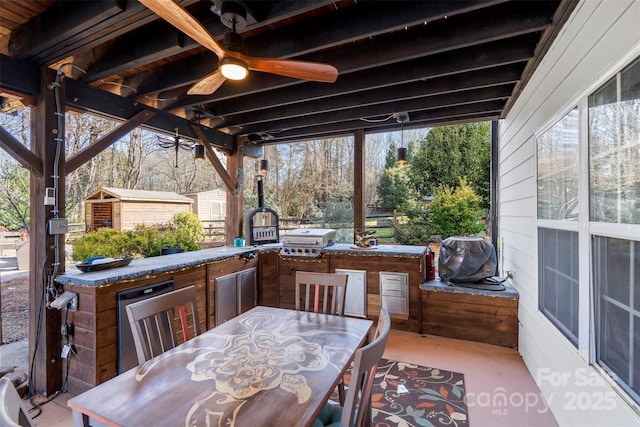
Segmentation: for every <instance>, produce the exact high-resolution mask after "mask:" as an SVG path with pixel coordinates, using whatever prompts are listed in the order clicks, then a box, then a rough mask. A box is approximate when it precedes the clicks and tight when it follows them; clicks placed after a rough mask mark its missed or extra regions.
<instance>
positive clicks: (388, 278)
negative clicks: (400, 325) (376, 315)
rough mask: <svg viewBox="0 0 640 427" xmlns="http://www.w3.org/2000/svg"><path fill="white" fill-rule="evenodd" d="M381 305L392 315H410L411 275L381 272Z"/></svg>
mask: <svg viewBox="0 0 640 427" xmlns="http://www.w3.org/2000/svg"><path fill="white" fill-rule="evenodd" d="M380 305H381V306H382V307H385V308H386V309H387V310H389V313H390V314H395V315H400V316H408V315H409V274H407V273H391V272H386V271H381V272H380Z"/></svg>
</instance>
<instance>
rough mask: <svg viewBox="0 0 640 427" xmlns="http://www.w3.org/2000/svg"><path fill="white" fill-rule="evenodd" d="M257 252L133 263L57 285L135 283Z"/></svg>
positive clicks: (220, 250) (227, 250)
mask: <svg viewBox="0 0 640 427" xmlns="http://www.w3.org/2000/svg"><path fill="white" fill-rule="evenodd" d="M256 250H259V249H258V248H257V247H254V246H245V247H241V248H236V247H233V246H220V247H217V248H211V249H202V250H199V251H191V252H182V253H179V254H170V255H162V256H154V257H149V258H142V259H134V260H133V261H131V264H129V265H127V266H126V267H118V268H112V269H108V270H102V271H92V272H88V273H83V272H82V271H80V270H77V269H74V270H70V271H67V272H66V273H65V274H62V275H60V276H58V277H56V281H57V282H58V283H62V284H65V285H81V286H102V285H107V284H110V283H114V282H119V281H122V280H130V279H135V278H138V277H142V276H146V275H156V274H160V273H165V272H167V271H175V270H180V269H183V268H189V267H194V266H197V265H201V264H206V263H209V262H213V261H220V260H223V259H227V258H233V257H235V256H238V255H242V254H244V253H248V252H255V251H256Z"/></svg>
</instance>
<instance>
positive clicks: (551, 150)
mask: <svg viewBox="0 0 640 427" xmlns="http://www.w3.org/2000/svg"><path fill="white" fill-rule="evenodd" d="M578 119H579V115H578V109H577V108H574V109H573V110H571V111H570V112H569V113H568V114H567V115H566V116H564V117H563V118H562V119H561V120H560V121H558V122H557V123H556V124H554V125H553V126H552V127H551V128H550V129H548V130H547V131H545V132H544V133H542V134H541V135H540V136H538V138H537V140H536V142H537V146H538V218H539V219H550V220H577V219H578V170H579V169H578V159H579V157H578V155H579V142H578V141H579V138H578V129H579V127H578Z"/></svg>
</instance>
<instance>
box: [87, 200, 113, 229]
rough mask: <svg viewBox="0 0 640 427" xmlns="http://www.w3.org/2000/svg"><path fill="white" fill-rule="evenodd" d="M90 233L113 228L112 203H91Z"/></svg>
mask: <svg viewBox="0 0 640 427" xmlns="http://www.w3.org/2000/svg"><path fill="white" fill-rule="evenodd" d="M92 205H93V221H92V224H91V225H92V231H93V230H95V229H98V228H100V227H112V226H113V203H93V204H92Z"/></svg>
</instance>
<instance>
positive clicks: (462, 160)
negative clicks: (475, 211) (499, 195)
mask: <svg viewBox="0 0 640 427" xmlns="http://www.w3.org/2000/svg"><path fill="white" fill-rule="evenodd" d="M490 162H491V141H490V127H489V122H480V123H467V124H461V125H451V126H440V127H436V128H433V129H431V132H429V134H428V135H427V137H426V138H425V139H424V140H422V141H421V142H420V145H419V147H418V149H417V151H416V152H415V154H414V155H413V157H412V159H411V162H410V164H409V171H408V177H409V182H410V185H411V187H412V188H413V189H414V190H415V191H417V192H418V194H419V195H420V196H422V197H425V196H433V195H434V194H435V193H436V191H437V190H438V189H439V188H441V187H442V186H446V187H450V188H454V187H456V186H458V183H459V179H460V177H464V178H466V179H467V181H468V183H469V184H470V185H471V187H472V188H473V190H474V192H475V193H476V194H478V195H479V196H480V197H481V198H482V206H483V208H484V209H488V208H489V201H490V200H489V199H490Z"/></svg>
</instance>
